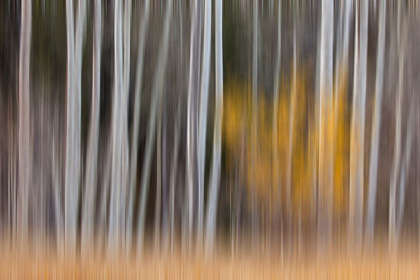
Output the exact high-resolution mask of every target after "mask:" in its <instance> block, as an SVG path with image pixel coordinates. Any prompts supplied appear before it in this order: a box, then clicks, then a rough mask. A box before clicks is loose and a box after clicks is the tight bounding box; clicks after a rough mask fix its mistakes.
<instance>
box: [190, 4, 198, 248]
mask: <svg viewBox="0 0 420 280" xmlns="http://www.w3.org/2000/svg"><path fill="white" fill-rule="evenodd" d="M201 2H202V1H200V0H196V1H195V4H194V11H193V17H192V23H191V24H192V28H191V41H190V44H191V46H190V73H189V84H188V108H187V185H188V237H189V244H188V245H189V246H191V243H192V242H191V240H192V229H193V207H194V205H193V189H194V186H195V185H196V183H195V182H196V181H197V179H198V178H197V174H196V166H197V155H196V154H197V147H196V145H197V138H198V131H197V129H198V127H197V99H198V92H199V85H200V76H199V73H200V57H201V17H202V15H201V14H202V7H201V4H202V3H201Z"/></svg>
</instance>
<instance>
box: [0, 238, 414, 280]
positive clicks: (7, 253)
mask: <svg viewBox="0 0 420 280" xmlns="http://www.w3.org/2000/svg"><path fill="white" fill-rule="evenodd" d="M7 247H9V246H6V247H2V248H3V249H4V248H7ZM414 247H416V248H418V247H417V245H416V246H411V248H410V246H408V247H406V248H407V249H406V250H404V252H400V253H398V254H397V255H396V256H395V257H393V258H390V257H388V254H386V253H384V252H382V253H381V252H380V251H378V252H376V253H371V254H368V255H363V256H362V257H354V256H353V257H349V256H346V254H345V253H341V252H339V251H337V252H336V253H326V254H325V255H324V256H321V257H319V256H318V257H316V256H307V257H305V258H301V257H285V258H283V260H282V258H280V257H279V256H278V255H277V256H275V255H271V254H270V255H269V254H264V253H259V254H250V253H241V254H239V255H238V256H237V257H232V255H231V254H227V253H217V254H216V255H215V256H214V258H212V259H203V258H200V257H186V256H182V255H177V254H176V255H175V256H172V257H158V256H156V255H153V254H146V255H145V256H144V257H143V258H142V259H141V260H130V261H124V260H122V259H121V258H119V259H111V260H103V258H102V259H98V258H86V259H85V260H83V259H79V260H77V261H74V260H69V259H67V258H62V259H58V258H57V257H56V256H55V254H48V253H45V252H44V253H40V252H35V251H34V252H32V253H16V251H15V250H8V249H6V250H3V249H2V250H1V251H0V279H283V278H284V279H420V258H419V253H418V250H417V249H416V248H414ZM400 251H402V250H400Z"/></svg>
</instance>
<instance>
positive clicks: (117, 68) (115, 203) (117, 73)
mask: <svg viewBox="0 0 420 280" xmlns="http://www.w3.org/2000/svg"><path fill="white" fill-rule="evenodd" d="M121 1H122V0H115V1H114V97H113V108H112V127H111V137H112V169H111V196H110V205H109V230H108V255H110V256H112V255H114V254H117V255H118V251H119V247H120V242H121V228H120V223H121V211H120V210H121V205H120V203H121V201H120V198H121V189H122V188H123V186H122V185H121V173H122V166H121V165H122V162H121V161H122V127H121V122H122V121H121V118H122V114H123V113H122V112H121V109H122V105H121V103H123V102H124V100H123V99H124V94H122V90H123V46H122V40H123V38H122V3H121Z"/></svg>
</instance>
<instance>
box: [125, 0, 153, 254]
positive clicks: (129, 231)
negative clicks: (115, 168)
mask: <svg viewBox="0 0 420 280" xmlns="http://www.w3.org/2000/svg"><path fill="white" fill-rule="evenodd" d="M149 13H150V0H146V1H145V3H144V12H143V18H142V21H141V24H140V31H139V43H138V44H139V45H138V49H137V70H136V85H135V91H134V116H133V128H132V138H131V149H130V153H131V158H130V174H129V176H130V177H129V186H128V188H129V189H128V211H127V221H126V248H125V249H126V251H127V253H129V252H130V251H131V248H132V243H133V223H134V202H135V198H136V196H135V194H136V177H137V153H138V139H139V128H140V108H141V107H140V105H141V87H142V82H143V60H144V49H145V44H146V36H147V30H148V26H149Z"/></svg>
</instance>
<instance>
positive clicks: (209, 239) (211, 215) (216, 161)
mask: <svg viewBox="0 0 420 280" xmlns="http://www.w3.org/2000/svg"><path fill="white" fill-rule="evenodd" d="M222 19H223V4H222V0H216V3H215V40H216V42H215V51H216V70H215V72H216V73H215V75H216V108H215V120H214V134H213V159H212V167H211V175H210V176H211V177H210V191H209V202H208V208H207V218H206V223H207V224H206V251H207V252H208V253H210V250H212V249H213V248H214V240H215V233H216V217H217V204H218V203H217V202H218V196H219V185H220V164H221V148H222V147H221V146H222V143H221V142H222V120H223V22H222Z"/></svg>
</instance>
